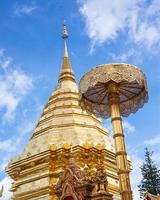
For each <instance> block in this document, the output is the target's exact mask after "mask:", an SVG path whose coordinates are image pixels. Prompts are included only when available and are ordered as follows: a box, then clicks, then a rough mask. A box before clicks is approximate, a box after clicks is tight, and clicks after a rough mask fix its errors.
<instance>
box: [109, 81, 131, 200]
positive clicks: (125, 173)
mask: <svg viewBox="0 0 160 200" xmlns="http://www.w3.org/2000/svg"><path fill="white" fill-rule="evenodd" d="M117 88H118V84H117V83H115V82H111V83H110V85H109V96H108V100H109V105H110V111H111V120H112V126H113V132H114V135H113V137H114V141H115V148H116V161H117V168H118V175H119V183H120V193H121V197H122V200H132V199H133V198H132V190H131V185H130V178H129V169H128V161H127V153H126V148H125V141H124V134H123V126H122V118H121V114H120V106H119V101H120V99H119V94H118V92H117Z"/></svg>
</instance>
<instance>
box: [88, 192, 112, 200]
mask: <svg viewBox="0 0 160 200" xmlns="http://www.w3.org/2000/svg"><path fill="white" fill-rule="evenodd" d="M92 200H113V195H112V194H109V193H108V192H103V191H102V192H96V193H94V194H93V195H92Z"/></svg>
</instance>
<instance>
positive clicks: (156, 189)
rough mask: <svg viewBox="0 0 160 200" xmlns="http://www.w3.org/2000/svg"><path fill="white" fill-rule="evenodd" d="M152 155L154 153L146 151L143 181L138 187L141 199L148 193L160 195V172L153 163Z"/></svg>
mask: <svg viewBox="0 0 160 200" xmlns="http://www.w3.org/2000/svg"><path fill="white" fill-rule="evenodd" d="M152 154H153V152H150V151H149V150H148V149H147V148H146V149H145V161H144V163H143V164H142V166H141V173H142V180H141V183H140V185H139V186H138V187H139V191H140V197H141V198H143V196H144V194H145V193H146V192H149V193H150V194H153V195H157V194H158V193H160V170H158V168H157V167H156V165H155V163H154V162H153V160H152Z"/></svg>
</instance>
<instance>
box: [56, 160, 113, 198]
mask: <svg viewBox="0 0 160 200" xmlns="http://www.w3.org/2000/svg"><path fill="white" fill-rule="evenodd" d="M107 186H108V182H107V177H106V172H105V170H104V169H103V166H102V165H99V166H98V167H97V170H96V171H95V172H91V171H90V170H89V168H88V167H87V166H85V167H84V170H82V169H81V168H80V167H79V166H77V165H76V164H75V161H74V159H73V158H72V159H70V161H69V164H68V165H67V167H66V169H65V170H64V172H63V173H62V174H61V176H60V178H59V180H58V183H57V184H56V186H54V187H53V188H54V192H55V193H56V195H57V196H58V199H59V200H73V199H74V200H92V199H95V200H102V199H103V200H112V199H113V198H112V195H111V194H109V193H108V191H107ZM94 188H95V189H94Z"/></svg>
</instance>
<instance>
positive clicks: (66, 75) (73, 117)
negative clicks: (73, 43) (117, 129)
mask: <svg viewBox="0 0 160 200" xmlns="http://www.w3.org/2000/svg"><path fill="white" fill-rule="evenodd" d="M62 38H63V40H64V56H63V60H62V66H61V71H60V74H59V79H58V86H57V88H56V89H55V90H54V91H53V92H52V94H51V96H50V98H49V100H48V102H47V104H46V106H45V107H44V109H43V112H42V114H41V116H40V118H39V120H38V122H37V125H36V127H35V129H34V131H33V134H32V137H31V139H30V140H29V142H28V144H27V145H26V147H25V149H24V151H23V153H22V154H21V155H20V156H18V157H17V159H18V160H20V159H23V158H25V157H28V156H31V155H36V154H37V153H40V152H43V151H45V150H48V149H49V146H50V145H51V144H55V145H56V146H57V148H61V147H62V146H63V144H65V143H67V144H70V145H71V146H76V145H83V144H85V143H90V144H93V146H96V145H97V144H101V145H104V148H106V149H108V150H110V151H112V152H114V145H113V140H112V139H111V138H109V136H108V133H107V131H106V129H105V128H103V127H102V124H101V120H100V119H98V118H97V117H96V116H95V115H93V114H88V113H87V112H86V111H85V110H82V108H81V107H80V105H79V92H78V87H77V84H76V82H75V76H74V73H73V71H72V67H71V64H70V59H69V54H68V50H67V38H68V32H67V28H66V25H65V24H64V25H63V32H62Z"/></svg>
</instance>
